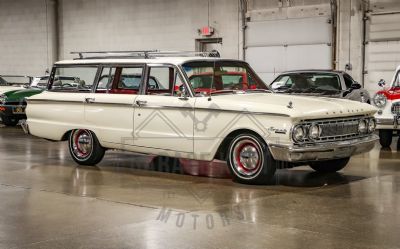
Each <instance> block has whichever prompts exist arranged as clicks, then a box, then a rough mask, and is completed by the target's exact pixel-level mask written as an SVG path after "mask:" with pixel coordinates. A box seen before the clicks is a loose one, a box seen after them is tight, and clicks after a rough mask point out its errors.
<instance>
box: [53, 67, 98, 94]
mask: <svg viewBox="0 0 400 249" xmlns="http://www.w3.org/2000/svg"><path fill="white" fill-rule="evenodd" d="M96 74H97V67H85V66H79V67H62V66H61V67H56V68H55V69H54V70H53V73H52V77H51V82H50V90H54V91H68V92H81V91H90V90H91V89H92V87H93V84H94V82H95V78H96Z"/></svg>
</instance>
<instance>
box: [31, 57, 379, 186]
mask: <svg viewBox="0 0 400 249" xmlns="http://www.w3.org/2000/svg"><path fill="white" fill-rule="evenodd" d="M83 54H85V53H83V52H81V53H80V58H79V59H75V60H68V61H61V62H58V63H56V64H55V65H54V67H53V70H52V73H51V76H50V81H49V85H48V91H45V92H43V93H41V94H39V95H35V96H32V97H29V98H28V99H27V102H28V105H27V109H26V111H27V116H28V119H27V123H26V128H27V130H28V131H29V132H30V133H31V134H33V135H35V136H38V137H42V138H45V139H48V140H53V141H68V147H69V151H70V154H71V156H72V158H73V159H74V160H75V162H76V163H78V164H81V165H96V164H97V163H99V162H100V161H101V160H102V158H103V156H104V153H105V152H106V150H107V149H121V150H127V151H133V152H138V153H144V154H153V155H157V156H163V157H166V158H186V159H195V160H204V161H211V160H214V159H219V160H226V161H227V164H228V167H229V170H230V172H231V173H232V176H233V178H234V180H236V181H238V182H242V183H250V184H259V183H266V182H268V181H269V180H270V179H271V178H272V177H273V176H274V174H275V171H276V169H277V168H281V167H286V166H290V167H291V166H298V165H309V166H311V167H312V168H313V169H314V170H316V171H322V172H334V171H338V170H341V169H343V168H344V167H345V166H346V165H347V163H348V161H349V159H350V157H351V156H353V155H355V154H359V153H364V152H368V151H369V150H371V149H372V148H373V146H374V144H375V141H376V140H377V139H378V137H377V136H376V135H374V134H373V132H374V130H375V119H374V117H373V115H374V113H375V112H376V108H375V107H373V106H371V105H368V104H364V103H358V102H354V101H348V100H341V99H329V98H319V99H315V98H309V97H304V96H294V95H293V96H292V95H282V94H275V93H273V92H271V91H270V90H269V89H268V86H267V85H266V84H265V83H264V82H263V81H262V80H261V79H260V78H259V77H258V76H257V75H256V73H255V72H254V71H253V70H252V69H251V68H250V66H249V65H248V64H247V63H246V62H243V61H239V60H224V59H220V58H212V57H204V56H191V57H189V56H182V55H181V56H175V57H174V56H173V55H171V53H168V54H167V55H166V54H163V53H162V52H150V51H143V52H138V51H136V52H132V53H127V52H123V53H122V54H117V55H115V52H113V53H106V52H104V53H103V56H104V54H105V56H104V58H103V59H101V58H99V56H96V57H95V58H90V57H89V58H87V57H86V58H85V57H84V56H82V55H83ZM85 56H86V54H85ZM171 56H172V57H171ZM234 72H242V73H243V75H248V76H249V77H251V79H252V80H253V82H254V87H252V88H251V89H250V88H246V87H244V85H243V84H239V85H237V86H235V87H234V89H232V86H231V85H229V84H223V82H224V80H223V76H224V75H227V74H229V73H234ZM201 74H209V75H212V79H211V81H212V82H211V86H212V87H210V89H209V90H208V91H206V92H207V94H202V93H200V92H201V91H202V89H204V85H197V83H195V82H194V80H193V78H194V77H197V76H198V75H201ZM60 75H63V76H68V77H74V78H77V79H79V81H80V84H78V85H76V86H75V87H74V89H72V88H68V89H62V88H60V87H59V86H58V85H57V84H55V82H56V81H55V80H54V79H56V78H57V77H59V76H60ZM104 75H108V76H110V75H114V76H113V77H106V78H107V79H108V80H106V81H107V82H106V83H105V82H101V87H100V88H99V80H100V79H103V76H104ZM123 75H136V76H137V75H141V78H140V87H139V89H132V88H131V87H129V86H126V85H125V84H123V82H122V80H123V79H124V78H126V77H121V76H123ZM136 76H135V77H136ZM153 77H154V78H155V79H156V80H157V82H159V87H158V89H154V88H153V87H151V86H150V81H151V79H153ZM190 79H192V81H191V80H190ZM227 82H230V80H228V81H227ZM104 86H106V87H105V88H106V91H104ZM283 162H284V163H283Z"/></svg>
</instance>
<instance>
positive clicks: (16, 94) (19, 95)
mask: <svg viewBox="0 0 400 249" xmlns="http://www.w3.org/2000/svg"><path fill="white" fill-rule="evenodd" d="M41 92H43V90H42V89H39V88H23V89H21V88H19V89H17V90H15V89H14V90H12V91H8V92H5V93H4V95H6V96H7V101H20V100H23V99H24V98H27V97H30V96H33V95H36V94H39V93H41Z"/></svg>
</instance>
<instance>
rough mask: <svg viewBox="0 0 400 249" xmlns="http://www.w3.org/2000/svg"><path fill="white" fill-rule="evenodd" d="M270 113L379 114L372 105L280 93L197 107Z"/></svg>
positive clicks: (214, 100) (222, 98)
mask: <svg viewBox="0 0 400 249" xmlns="http://www.w3.org/2000/svg"><path fill="white" fill-rule="evenodd" d="M197 107H202V108H213V109H217V110H218V109H221V110H228V111H243V112H250V113H251V112H254V113H268V114H275V115H280V116H288V117H291V118H293V119H321V118H335V117H348V116H356V115H373V114H375V112H376V111H377V109H376V108H375V107H373V106H372V105H369V104H365V103H360V102H355V101H351V100H345V99H335V98H325V97H320V98H313V97H305V96H296V95H287V94H278V93H248V94H224V95H222V94H221V95H213V96H212V97H211V101H208V100H207V101H198V102H196V108H197Z"/></svg>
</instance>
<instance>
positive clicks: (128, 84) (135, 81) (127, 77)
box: [96, 66, 143, 94]
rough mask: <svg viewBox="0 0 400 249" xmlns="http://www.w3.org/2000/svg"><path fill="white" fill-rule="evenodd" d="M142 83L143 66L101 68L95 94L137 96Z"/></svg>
mask: <svg viewBox="0 0 400 249" xmlns="http://www.w3.org/2000/svg"><path fill="white" fill-rule="evenodd" d="M142 81H143V66H129V67H103V69H102V71H101V74H100V77H99V83H98V84H97V88H96V92H97V93H111V94H137V93H138V92H139V89H140V86H141V84H142Z"/></svg>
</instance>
